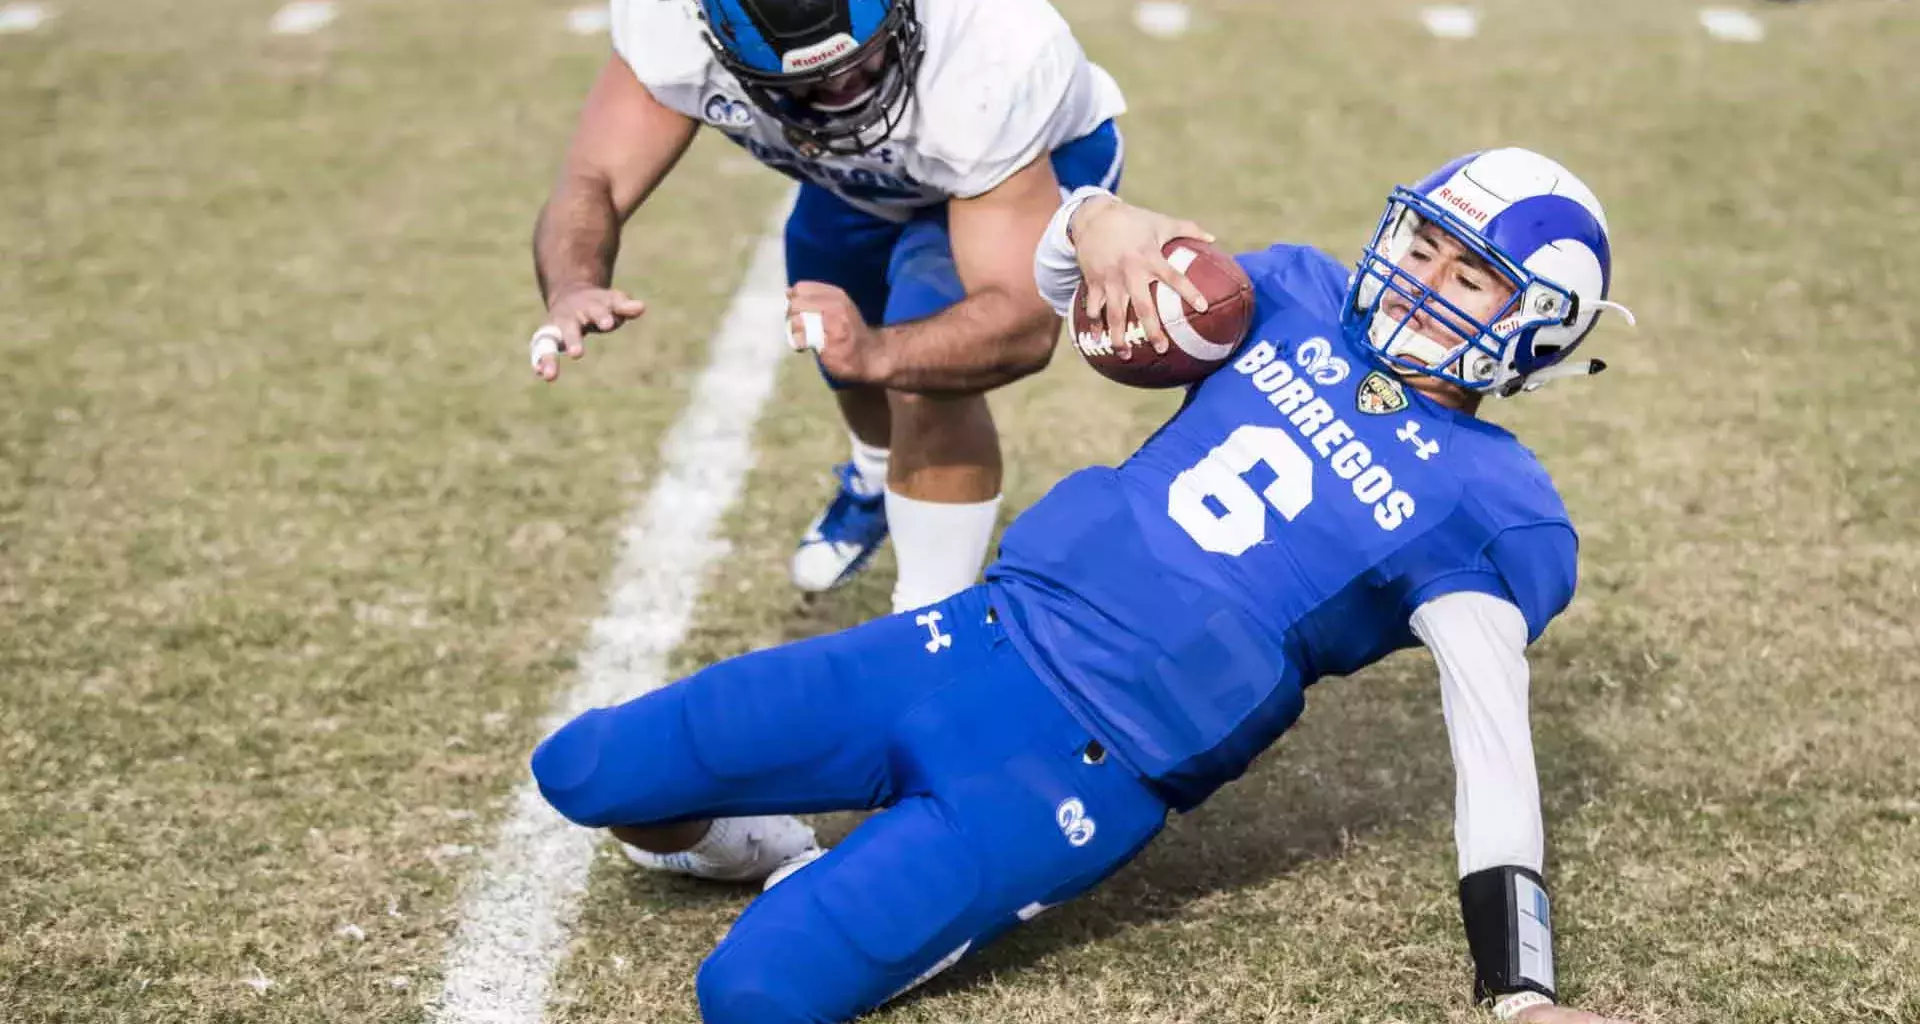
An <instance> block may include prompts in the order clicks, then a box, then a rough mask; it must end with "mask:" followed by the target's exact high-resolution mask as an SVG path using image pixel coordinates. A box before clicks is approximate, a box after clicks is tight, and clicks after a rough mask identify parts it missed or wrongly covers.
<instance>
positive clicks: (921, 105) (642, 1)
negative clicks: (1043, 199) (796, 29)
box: [612, 0, 1126, 220]
mask: <svg viewBox="0 0 1920 1024" xmlns="http://www.w3.org/2000/svg"><path fill="white" fill-rule="evenodd" d="M916 7H917V9H918V12H919V17H920V20H921V22H922V25H923V28H924V33H923V35H924V38H925V41H926V56H925V58H924V59H923V60H922V62H921V64H920V72H919V78H918V81H916V82H915V89H914V95H913V98H912V99H911V100H909V101H908V109H907V110H906V111H905V116H904V118H903V119H902V121H901V123H900V125H899V127H897V128H896V129H895V130H894V132H893V134H892V135H891V136H890V137H889V138H888V139H887V141H885V142H883V143H881V144H880V145H879V146H876V147H874V148H873V149H872V150H869V151H868V152H865V153H861V154H859V155H856V156H841V155H836V154H830V153H829V154H820V155H815V156H802V155H801V154H800V153H799V152H798V151H797V150H795V148H794V147H793V146H792V144H791V143H789V142H788V141H787V138H786V134H785V132H784V131H783V130H782V128H781V126H780V124H779V123H778V122H777V121H775V120H774V119H773V118H771V117H768V116H766V115H764V114H762V113H761V112H760V111H759V110H758V109H756V108H755V107H754V106H753V104H752V103H751V102H750V101H749V100H748V99H747V93H746V90H744V89H742V88H741V87H740V83H739V82H738V81H737V80H736V79H735V78H734V77H733V75H732V74H730V73H729V72H728V71H727V70H726V69H725V68H723V67H721V66H720V64H719V62H718V61H716V60H715V59H714V57H713V53H712V51H710V50H709V49H708V48H707V43H706V40H705V39H704V38H703V36H702V33H701V26H700V22H699V13H698V9H697V8H696V6H695V5H694V4H693V3H692V0H613V26H612V27H613V48H614V50H615V52H617V53H618V54H619V55H620V57H621V59H622V60H624V61H626V63H627V66H628V67H630V68H632V69H633V73H634V75H635V76H636V77H637V78H639V79H640V82H641V84H643V85H645V86H646V87H647V90H648V91H649V92H651V93H652V94H653V96H654V98H655V99H657V100H659V101H660V102H661V103H662V104H664V105H666V106H667V107H669V108H671V109H673V110H677V111H679V112H680V113H682V114H685V115H687V116H688V117H691V118H693V119H694V120H696V121H700V122H701V123H703V124H707V125H711V126H713V127H714V128H717V129H719V130H720V131H721V132H724V133H725V134H726V136H727V137H728V138H730V139H732V140H733V141H734V142H735V143H737V144H739V145H740V146H741V147H742V148H744V149H746V150H747V151H748V152H750V153H752V154H753V155H754V157H755V158H756V159H758V160H759V161H760V162H761V163H764V164H766V165H767V166H769V167H772V168H774V169H775V170H778V171H780V172H782V173H784V174H786V175H788V176H789V177H792V178H795V179H797V180H800V181H806V182H812V183H814V184H816V185H819V186H820V187H822V188H825V189H827V190H829V191H831V192H833V193H834V194H835V195H838V196H839V197H840V198H842V199H845V200H846V201H847V202H848V203H849V204H851V205H852V206H855V207H857V208H859V209H861V210H865V211H867V212H868V213H872V214H874V215H876V216H880V217H884V218H887V219H888V220H905V219H906V218H907V217H908V216H910V215H911V213H912V212H913V210H915V209H917V208H920V207H925V206H931V205H935V204H938V203H942V202H945V201H947V200H948V199H953V198H961V199H965V198H971V197H973V196H978V195H981V194H982V193H985V192H990V191H992V190H993V189H994V188H995V187H997V186H998V185H999V184H1000V183H1001V182H1003V181H1005V180H1007V179H1008V178H1009V177H1012V176H1013V174H1014V172H1016V171H1018V170H1020V169H1021V168H1023V167H1025V166H1027V165H1028V164H1030V163H1032V162H1033V161H1034V160H1035V159H1037V158H1040V157H1042V156H1044V155H1046V154H1047V153H1050V152H1052V151H1053V150H1054V149H1056V148H1058V147H1060V146H1062V145H1064V144H1066V143H1068V142H1072V141H1073V140H1075V139H1078V138H1080V137H1081V136H1084V135H1086V134H1088V133H1090V132H1092V131H1093V130H1094V129H1096V128H1098V127H1099V126H1100V125H1101V123H1103V122H1105V121H1107V120H1108V119H1110V118H1113V117H1116V116H1118V115H1120V114H1121V113H1123V112H1125V110H1126V100H1125V99H1124V98H1123V97H1122V96H1121V94H1120V86H1119V85H1118V84H1116V83H1115V82H1114V80H1113V78H1112V76H1110V75H1108V74H1107V73H1106V72H1105V71H1104V70H1102V69H1101V68H1100V67H1099V66H1098V65H1096V64H1093V63H1092V62H1091V61H1089V60H1087V56H1086V53H1085V52H1083V51H1082V50H1081V49H1080V44H1079V42H1078V41H1077V40H1075V39H1074V37H1073V32H1072V30H1071V29H1069V28H1068V27H1067V23H1066V20H1065V19H1064V18H1062V17H1061V16H1060V14H1059V12H1057V11H1055V10H1054V9H1053V6H1052V5H1051V4H1049V3H1048V2H1047V0H919V2H918V3H917V4H916Z"/></svg>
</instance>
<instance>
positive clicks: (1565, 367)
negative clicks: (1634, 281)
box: [1500, 299, 1640, 398]
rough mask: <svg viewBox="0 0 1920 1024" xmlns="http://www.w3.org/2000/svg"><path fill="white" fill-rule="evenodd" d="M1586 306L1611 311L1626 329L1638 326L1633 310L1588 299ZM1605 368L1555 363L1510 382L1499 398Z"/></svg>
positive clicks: (1601, 363) (1590, 362)
mask: <svg viewBox="0 0 1920 1024" xmlns="http://www.w3.org/2000/svg"><path fill="white" fill-rule="evenodd" d="M1588 304H1589V305H1592V306H1596V307H1598V308H1600V309H1611V310H1613V311H1614V312H1616V313H1619V314H1620V316H1621V317H1622V318H1623V319H1625V320H1626V321H1627V326H1628V327H1638V326H1640V321H1639V320H1638V319H1636V318H1635V317H1634V315H1633V310H1631V309H1628V308H1627V307H1625V306H1623V305H1621V304H1619V303H1618V302H1610V301H1608V300H1606V299H1589V300H1588ZM1606 368H1607V364H1606V361H1605V360H1603V359H1574V360H1569V361H1567V362H1561V363H1555V364H1553V365H1552V366H1549V367H1547V368H1546V369H1544V370H1536V371H1534V372H1533V373H1530V374H1528V375H1526V376H1525V377H1522V378H1520V379H1518V380H1515V381H1510V382H1509V383H1508V384H1507V385H1506V386H1505V387H1503V388H1501V389H1500V397H1501V398H1511V397H1513V396H1514V395H1517V394H1520V393H1522V392H1525V391H1536V390H1539V389H1540V388H1541V387H1542V386H1544V385H1545V384H1547V382H1549V381H1556V380H1560V379H1561V378H1563V377H1591V376H1593V375H1594V374H1596V373H1599V372H1600V371H1602V370H1605V369H1606Z"/></svg>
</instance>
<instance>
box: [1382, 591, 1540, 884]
mask: <svg viewBox="0 0 1920 1024" xmlns="http://www.w3.org/2000/svg"><path fill="white" fill-rule="evenodd" d="M1412 625H1413V632H1414V635H1416V636H1418V637H1419V638H1420V639H1421V641H1422V642H1424V643H1425V644H1426V645H1427V649H1428V650H1430V651H1432V652H1433V660H1434V662H1435V664H1436V665H1438V667H1439V669H1440V698H1441V702H1442V706H1443V708H1444V710H1445V712H1446V718H1447V736H1448V740H1449V742H1450V743H1451V745H1452V747H1453V768H1454V779H1455V786H1454V806H1453V819H1454V844H1455V846H1456V847H1457V848H1458V850H1459V854H1460V875H1461V877H1463V878H1464V877H1465V876H1467V875H1470V874H1472V873H1473V872H1475V871H1481V870H1484V869H1486V868H1491V867H1499V866H1501V865H1513V866H1518V867H1525V868H1531V869H1532V870H1534V871H1541V870H1542V868H1543V866H1544V862H1545V859H1546V853H1545V851H1546V829H1545V826H1544V825H1543V824H1542V823H1541V818H1540V780H1539V776H1538V774H1537V773H1536V772H1535V769H1534V762H1533V731H1532V726H1531V724H1530V723H1529V721H1528V718H1527V685H1528V673H1527V655H1526V647H1527V621H1526V618H1525V617H1524V616H1523V615H1521V613H1520V609H1519V608H1518V607H1516V606H1515V605H1514V604H1513V603H1512V602H1510V601H1506V600H1502V599H1501V598H1498V597H1494V596H1492V595H1489V594H1482V593H1477V592H1469V591H1462V592H1457V593H1452V594H1445V595H1442V596H1440V597H1437V598H1434V599H1433V600H1431V601H1428V602H1426V603H1425V604H1423V605H1421V606H1420V607H1419V608H1418V609H1416V610H1415V611H1414V613H1413V619H1412Z"/></svg>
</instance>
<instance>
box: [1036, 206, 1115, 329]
mask: <svg viewBox="0 0 1920 1024" xmlns="http://www.w3.org/2000/svg"><path fill="white" fill-rule="evenodd" d="M1112 194H1113V193H1111V192H1109V191H1107V190H1106V189H1104V188H1101V187H1099V186H1097V185H1088V186H1085V187H1083V188H1078V189H1075V190H1074V191H1073V193H1072V194H1070V195H1068V196H1067V198H1066V201H1065V202H1063V203H1062V204H1061V205H1060V209H1058V210H1056V211H1054V214H1053V219H1052V220H1051V221H1048V222H1047V233H1046V234H1044V235H1042V236H1041V237H1040V246H1039V248H1038V249H1036V250H1034V254H1033V283H1034V284H1035V285H1036V286H1038V287H1039V289H1040V294H1041V296H1042V297H1043V298H1045V299H1046V300H1047V304H1048V305H1050V306H1052V307H1053V311H1054V312H1055V313H1058V314H1059V315H1061V316H1063V317H1064V316H1067V315H1068V314H1069V312H1070V311H1071V310H1072V309H1073V293H1074V290H1075V289H1077V288H1079V287H1080V261H1079V259H1078V255H1077V253H1076V252H1075V251H1074V245H1073V240H1072V239H1070V238H1068V237H1067V224H1068V222H1070V221H1071V220H1073V214H1074V211H1076V210H1078V209H1080V206H1081V204H1083V203H1085V202H1086V201H1087V200H1089V199H1092V198H1094V197H1096V196H1110V195H1112Z"/></svg>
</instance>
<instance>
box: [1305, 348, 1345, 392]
mask: <svg viewBox="0 0 1920 1024" xmlns="http://www.w3.org/2000/svg"><path fill="white" fill-rule="evenodd" d="M1293 361H1294V363H1295V364H1297V365H1298V366H1299V367H1300V368H1301V369H1302V370H1305V371H1306V372H1307V376H1309V377H1312V378H1313V379H1314V382H1315V383H1318V384H1338V383H1340V382H1341V381H1343V380H1346V379H1347V372H1348V368H1347V361H1346V360H1345V359H1342V358H1340V357H1339V356H1336V355H1334V354H1333V342H1331V341H1328V340H1327V339H1325V338H1308V339H1307V340H1305V341H1303V342H1301V343H1300V347H1299V348H1297V349H1295V350H1294V353H1293Z"/></svg>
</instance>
